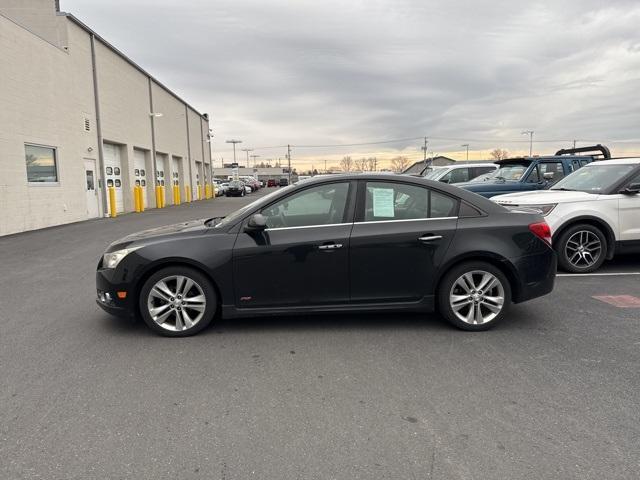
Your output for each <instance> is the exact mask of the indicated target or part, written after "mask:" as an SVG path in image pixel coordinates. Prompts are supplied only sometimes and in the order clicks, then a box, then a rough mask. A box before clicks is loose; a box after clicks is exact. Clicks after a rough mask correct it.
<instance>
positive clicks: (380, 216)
mask: <svg viewBox="0 0 640 480" xmlns="http://www.w3.org/2000/svg"><path fill="white" fill-rule="evenodd" d="M364 208H365V211H364V221H365V222H376V221H389V220H418V219H421V218H425V219H426V218H443V217H453V216H456V215H457V211H458V200H457V199H455V198H453V197H449V196H448V195H444V194H442V193H439V192H436V191H434V190H431V189H428V188H425V187H421V186H418V185H408V184H403V183H395V182H367V183H366V190H365V205H364Z"/></svg>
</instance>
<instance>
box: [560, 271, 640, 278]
mask: <svg viewBox="0 0 640 480" xmlns="http://www.w3.org/2000/svg"><path fill="white" fill-rule="evenodd" d="M625 275H640V272H612V273H558V274H556V277H614V276H625Z"/></svg>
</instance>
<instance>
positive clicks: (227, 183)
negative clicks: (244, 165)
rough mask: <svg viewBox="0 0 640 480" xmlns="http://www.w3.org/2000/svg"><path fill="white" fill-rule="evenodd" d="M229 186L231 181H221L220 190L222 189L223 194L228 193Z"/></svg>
mask: <svg viewBox="0 0 640 480" xmlns="http://www.w3.org/2000/svg"><path fill="white" fill-rule="evenodd" d="M228 188H229V182H221V183H220V190H222V195H224V194H226V193H227V189H228Z"/></svg>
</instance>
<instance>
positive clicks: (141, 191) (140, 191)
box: [138, 187, 146, 212]
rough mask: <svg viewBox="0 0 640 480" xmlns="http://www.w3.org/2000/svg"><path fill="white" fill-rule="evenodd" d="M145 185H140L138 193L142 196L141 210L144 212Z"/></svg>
mask: <svg viewBox="0 0 640 480" xmlns="http://www.w3.org/2000/svg"><path fill="white" fill-rule="evenodd" d="M143 188H144V187H138V195H139V197H140V211H141V212H144V209H145V206H146V205H145V204H144V190H143Z"/></svg>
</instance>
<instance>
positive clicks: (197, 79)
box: [61, 0, 640, 169]
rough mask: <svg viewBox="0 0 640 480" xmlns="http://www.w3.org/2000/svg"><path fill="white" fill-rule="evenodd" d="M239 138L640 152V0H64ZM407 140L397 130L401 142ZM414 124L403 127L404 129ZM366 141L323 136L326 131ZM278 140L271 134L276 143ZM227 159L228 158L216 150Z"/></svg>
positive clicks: (217, 146)
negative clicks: (601, 146) (592, 146)
mask: <svg viewBox="0 0 640 480" xmlns="http://www.w3.org/2000/svg"><path fill="white" fill-rule="evenodd" d="M61 9H62V10H63V11H67V12H70V13H72V14H74V15H76V16H77V17H78V18H80V19H81V20H82V21H84V22H85V23H87V24H88V25H89V26H91V27H92V28H93V29H94V30H96V31H97V32H98V33H99V34H101V35H102V36H104V37H105V38H106V39H107V40H109V41H110V42H111V43H113V44H114V45H115V46H116V47H118V48H119V49H121V50H122V51H124V52H125V53H126V54H127V55H129V56H130V57H131V58H133V59H134V60H135V61H136V62H137V63H138V64H140V65H141V66H142V67H144V68H145V69H147V70H148V71H149V72H150V73H151V74H153V75H154V76H156V77H157V78H158V79H159V80H161V81H162V82H163V83H164V84H166V85H167V86H168V87H170V88H171V89H173V90H174V91H176V92H177V93H179V94H180V95H182V96H183V97H184V98H185V99H187V100H188V101H189V102H190V103H191V104H192V105H194V106H195V107H196V108H198V109H199V110H200V111H201V112H208V113H209V114H210V115H211V118H212V122H211V123H212V128H213V130H214V135H215V137H214V142H213V144H212V149H213V158H214V160H216V161H217V162H219V161H220V159H221V157H224V159H225V162H226V161H227V160H231V157H232V154H231V152H230V149H229V147H230V145H227V144H225V143H224V141H225V140H226V139H230V138H239V139H242V140H243V142H244V143H243V145H242V146H243V147H248V148H252V147H253V148H255V151H254V152H252V153H255V154H258V155H260V159H259V160H261V159H269V158H277V157H284V155H285V154H286V148H282V147H280V146H282V145H286V144H288V143H290V144H292V145H294V148H293V152H292V159H293V162H294V165H295V166H298V168H300V169H304V168H307V167H308V166H310V165H311V164H314V165H315V166H316V167H320V166H323V165H320V164H321V162H323V160H324V159H328V162H329V164H332V165H335V164H337V161H338V159H339V158H341V157H342V156H343V155H351V156H352V157H361V156H372V155H375V156H377V157H378V158H380V159H381V162H382V163H384V162H385V161H387V160H388V159H389V158H391V157H393V156H395V155H399V154H402V155H406V156H408V157H409V158H410V159H412V160H418V159H420V158H421V156H422V152H421V151H420V145H421V140H419V137H423V136H427V137H428V139H429V150H431V151H434V152H435V153H439V154H445V155H449V156H451V157H453V158H457V159H464V157H465V152H464V150H465V149H464V148H463V147H461V145H462V144H466V143H468V144H469V145H470V147H469V148H470V154H469V157H470V159H476V158H477V159H479V158H488V152H489V151H490V150H491V149H493V148H497V147H500V148H505V149H507V150H509V151H510V152H512V153H514V154H515V153H525V152H528V140H527V137H525V136H523V135H522V134H521V132H522V131H523V130H534V131H535V134H534V140H538V141H536V142H535V144H534V153H539V154H544V153H552V152H553V151H555V150H556V149H558V148H562V147H567V146H570V145H571V144H572V143H573V140H574V139H575V140H577V141H578V145H586V144H588V143H594V142H595V143H598V142H600V143H605V144H608V145H609V146H610V147H611V149H612V151H613V153H614V154H619V155H630V154H640V101H639V100H638V97H639V96H640V94H639V92H640V2H638V1H637V0H609V1H595V0H574V1H568V0H566V1H527V2H524V1H522V2H521V1H517V0H494V1H482V0H477V1H473V0H469V1H457V0H451V1H445V0H440V1H435V0H432V1H425V0H366V1H365V0H359V1H356V0H353V1H348V0H295V1H293V0H231V1H227V0H215V1H204V0H198V1H191V0H183V1H168V0H128V1H125V0H92V1H91V2H88V1H86V0H61ZM396 139H400V140H398V141H395V140H396ZM402 139H404V140H402ZM388 140H394V141H392V142H389V143H378V144H369V145H355V146H333V147H319V148H310V147H305V146H313V145H344V144H360V143H368V142H383V141H388ZM274 146H275V147H278V148H265V147H274ZM214 165H215V164H214Z"/></svg>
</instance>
